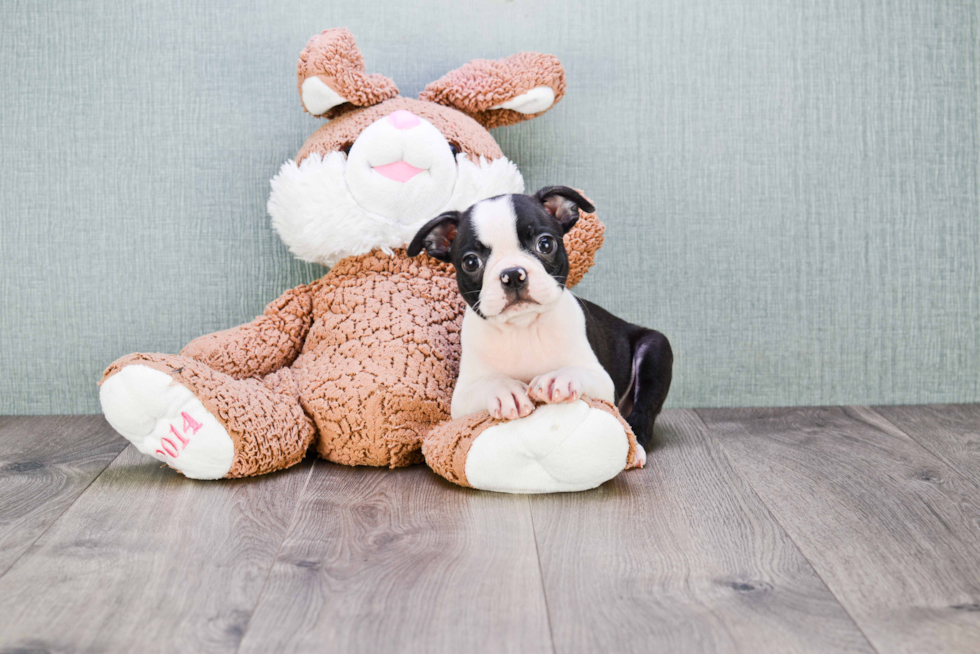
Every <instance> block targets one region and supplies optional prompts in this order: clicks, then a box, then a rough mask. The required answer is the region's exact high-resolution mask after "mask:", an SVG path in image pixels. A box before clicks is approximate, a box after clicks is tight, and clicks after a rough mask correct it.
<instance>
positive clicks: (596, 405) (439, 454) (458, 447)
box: [422, 397, 639, 488]
mask: <svg viewBox="0 0 980 654" xmlns="http://www.w3.org/2000/svg"><path fill="white" fill-rule="evenodd" d="M582 399H583V400H584V401H585V403H586V404H588V405H589V406H591V407H592V408H593V409H600V410H602V411H605V412H606V413H609V414H610V415H612V416H613V417H615V418H616V420H618V421H619V422H620V424H622V426H623V429H624V430H625V431H626V437H627V438H628V439H629V452H628V453H627V455H626V460H625V461H624V462H623V464H624V467H630V466H633V465H635V464H636V454H637V447H639V445H637V442H636V436H635V435H634V434H633V430H632V429H630V426H629V424H627V422H626V421H625V420H623V416H622V415H620V413H619V410H618V409H617V408H616V407H614V406H613V405H612V404H610V403H609V402H606V401H604V400H596V399H593V398H589V397H585V398H582ZM506 422H507V421H505V420H497V419H495V418H491V417H490V414H489V413H487V412H486V411H481V412H480V413H474V414H473V415H469V416H463V417H462V418H457V419H456V420H452V421H449V422H444V423H442V424H441V425H437V426H436V427H434V428H433V429H432V430H431V431H429V433H427V434H426V435H425V437H424V438H423V439H422V453H423V454H424V455H425V462H426V464H428V466H429V467H430V468H432V470H433V472H435V473H436V474H437V475H439V476H440V477H442V478H444V479H446V480H447V481H451V482H452V483H454V484H458V485H460V486H466V487H467V488H472V487H473V486H472V485H471V484H470V482H469V480H468V479H467V478H466V458H467V455H468V454H469V451H470V447H472V445H473V442H474V441H475V440H476V439H477V438H479V436H480V434H482V433H483V432H484V431H486V430H487V429H489V428H490V427H494V426H496V425H499V424H504V423H506Z"/></svg>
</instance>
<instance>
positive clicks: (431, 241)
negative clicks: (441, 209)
mask: <svg viewBox="0 0 980 654" xmlns="http://www.w3.org/2000/svg"><path fill="white" fill-rule="evenodd" d="M458 226H459V212H458V211H447V212H446V213H444V214H440V215H438V216H436V217H435V218H433V219H432V220H430V221H429V222H427V223H426V224H425V225H424V226H423V227H422V229H420V230H419V233H418V234H416V235H415V238H413V239H412V242H411V243H409V244H408V250H407V251H406V252H407V254H408V256H410V257H414V256H417V255H418V253H419V252H421V251H422V249H423V248H425V252H426V254H428V255H429V256H430V257H433V258H435V259H438V260H439V261H449V248H451V247H452V245H453V239H454V238H456V228H457V227H458Z"/></svg>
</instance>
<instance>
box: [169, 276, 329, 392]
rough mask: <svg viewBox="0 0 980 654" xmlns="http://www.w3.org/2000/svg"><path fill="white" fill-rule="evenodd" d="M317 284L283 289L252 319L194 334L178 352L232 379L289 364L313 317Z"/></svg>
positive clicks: (300, 348)
mask: <svg viewBox="0 0 980 654" xmlns="http://www.w3.org/2000/svg"><path fill="white" fill-rule="evenodd" d="M317 286H318V284H317V283H316V282H314V283H313V284H310V285H307V286H297V287H296V288H294V289H292V290H289V291H286V292H285V293H283V294H282V295H281V296H280V297H279V299H277V300H275V301H274V302H272V303H270V304H269V305H268V306H267V307H266V308H265V311H264V312H263V314H262V315H261V316H259V317H258V318H256V319H255V320H253V321H252V322H250V323H248V324H247V325H244V326H242V327H235V328H233V329H225V330H223V331H220V332H215V333H213V334H207V335H205V336H201V337H199V338H196V339H194V340H193V341H191V342H190V343H188V344H187V345H186V346H185V347H184V349H183V350H181V351H180V354H181V356H185V357H190V358H191V359H195V360H197V361H200V362H201V363H203V364H205V365H207V366H208V367H210V368H211V369H213V370H216V371H218V372H223V373H225V374H226V375H230V376H231V377H234V378H235V379H245V378H246V377H261V376H265V375H268V374H269V373H271V372H274V371H276V370H279V369H280V368H283V367H285V366H288V365H290V364H292V362H293V361H294V360H295V359H296V357H297V356H299V353H300V351H301V350H302V349H303V342H304V341H305V339H306V333H307V332H308V331H309V329H310V323H311V322H312V321H313V294H314V293H315V292H316V289H317Z"/></svg>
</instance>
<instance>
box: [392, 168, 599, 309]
mask: <svg viewBox="0 0 980 654" xmlns="http://www.w3.org/2000/svg"><path fill="white" fill-rule="evenodd" d="M580 207H581V208H582V209H583V210H585V211H587V212H591V211H593V210H594V207H593V206H592V204H591V203H590V202H589V201H588V200H586V199H585V198H584V197H582V196H581V195H580V194H579V193H578V192H576V191H575V190H573V189H570V188H568V187H565V186H550V187H546V188H543V189H541V190H540V191H538V192H537V193H535V194H534V195H531V196H528V195H501V196H497V197H495V198H490V199H489V200H483V201H482V202H478V203H477V204H474V205H473V206H472V207H470V208H469V209H467V210H466V211H464V212H462V213H460V212H455V211H453V212H448V213H444V214H442V215H440V216H438V217H437V218H435V219H433V220H432V221H430V222H429V223H428V224H426V225H425V226H424V227H422V229H421V230H420V231H419V233H418V234H417V235H416V236H415V238H414V239H413V240H412V243H411V244H410V245H409V248H408V254H409V256H415V255H416V254H418V253H419V252H420V251H421V250H422V249H423V248H424V249H425V251H426V252H427V253H428V254H429V255H430V256H432V257H435V258H436V259H440V260H442V261H450V262H452V264H453V265H454V266H455V267H456V282H457V284H458V285H459V291H460V293H461V294H462V296H463V299H464V300H465V301H466V303H467V304H469V305H470V306H471V307H473V310H474V311H475V312H476V313H477V314H478V315H480V316H481V317H483V318H485V319H486V320H489V321H492V322H496V323H511V324H521V323H527V322H530V321H531V320H533V319H534V317H535V316H536V315H538V314H540V313H544V312H546V311H548V310H550V309H551V308H553V307H554V306H555V304H556V303H557V301H558V299H559V298H560V297H561V294H562V293H563V292H564V290H565V278H566V277H567V276H568V255H567V253H566V252H565V246H564V244H563V243H562V237H563V236H564V235H565V234H566V233H567V232H568V230H570V229H571V228H572V227H573V226H574V225H575V222H576V221H577V220H578V217H579V208H580Z"/></svg>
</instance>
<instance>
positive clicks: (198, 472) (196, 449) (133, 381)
mask: <svg viewBox="0 0 980 654" xmlns="http://www.w3.org/2000/svg"><path fill="white" fill-rule="evenodd" d="M99 399H100V401H101V402H102V411H103V412H104V413H105V417H106V419H107V420H108V421H109V424H110V425H112V428H113V429H115V430H116V431H117V432H119V433H120V434H121V435H123V436H124V437H125V438H126V439H128V440H129V441H130V442H131V443H132V444H133V445H135V446H136V449H138V450H139V451H140V452H142V453H143V454H148V455H150V456H152V457H153V458H155V459H157V460H159V461H163V462H164V463H166V464H167V465H168V466H170V467H171V468H174V469H175V470H177V471H179V472H181V473H183V474H184V475H185V476H187V477H190V478H191V479H220V478H222V477H224V476H226V475H227V474H228V471H229V470H230V469H231V464H232V461H233V460H234V458H235V446H234V443H233V442H232V439H231V437H230V436H229V435H228V432H227V431H225V428H224V427H223V426H222V424H221V423H220V422H219V421H218V419H217V418H215V417H214V416H213V415H212V414H211V413H210V412H208V410H207V409H205V408H204V405H202V404H201V402H200V400H198V399H197V398H196V397H194V394H193V393H192V392H191V391H190V390H188V389H187V388H186V387H184V386H182V385H181V384H178V383H177V382H175V381H174V380H173V379H172V378H171V377H170V375H168V374H166V373H165V372H162V371H160V370H156V369H154V368H150V367H148V366H142V365H129V366H126V367H125V368H123V369H122V370H120V371H119V372H117V373H116V374H114V375H113V376H112V377H109V378H108V379H107V380H105V382H103V383H102V388H101V390H100V392H99Z"/></svg>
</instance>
